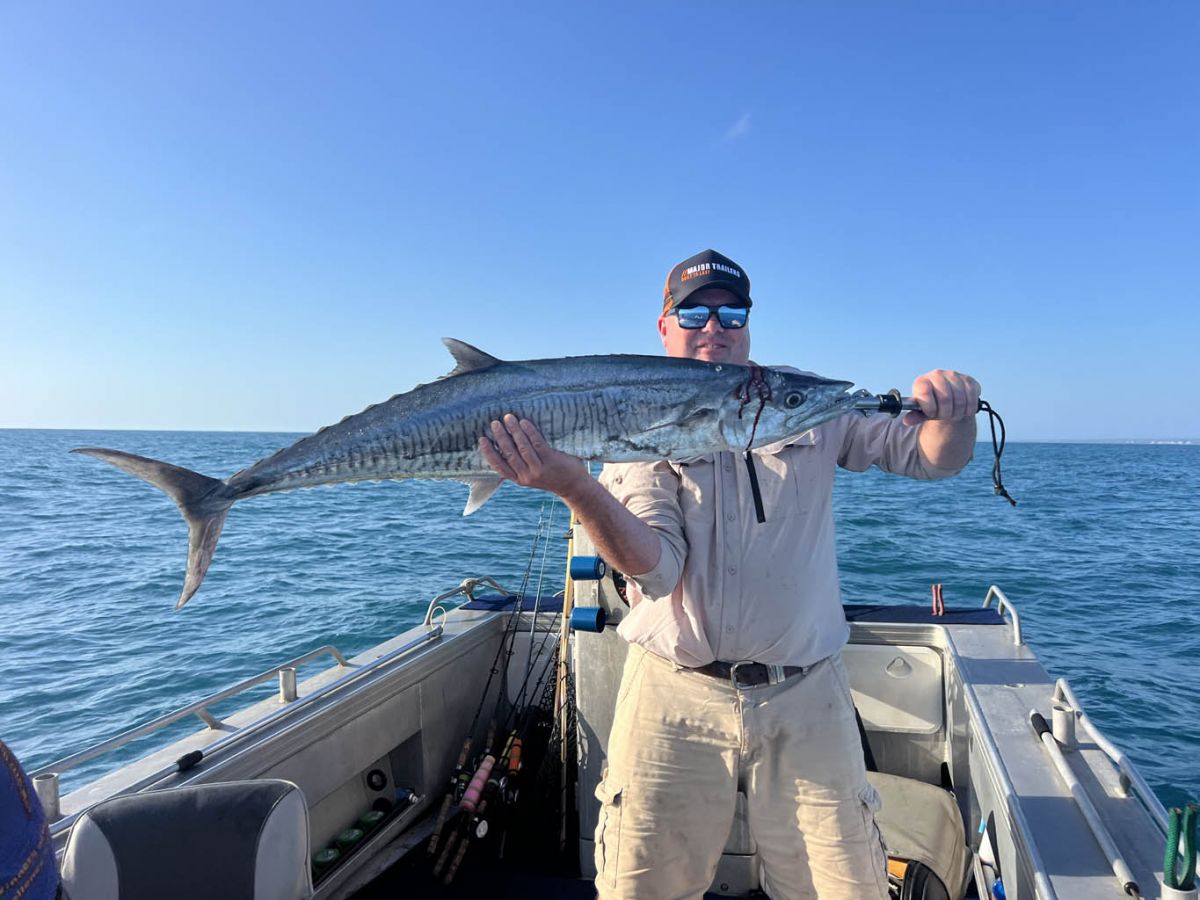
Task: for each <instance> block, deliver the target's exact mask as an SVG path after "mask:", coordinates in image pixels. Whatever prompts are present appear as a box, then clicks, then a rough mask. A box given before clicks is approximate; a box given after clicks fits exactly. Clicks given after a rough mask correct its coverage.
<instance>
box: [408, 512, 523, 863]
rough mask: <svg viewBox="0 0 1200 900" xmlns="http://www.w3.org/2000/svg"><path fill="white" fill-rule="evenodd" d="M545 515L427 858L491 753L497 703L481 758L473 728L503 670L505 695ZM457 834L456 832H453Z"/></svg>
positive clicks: (433, 853) (434, 851)
mask: <svg viewBox="0 0 1200 900" xmlns="http://www.w3.org/2000/svg"><path fill="white" fill-rule="evenodd" d="M545 515H546V507H545V504H542V508H541V510H540V511H539V513H538V524H537V530H536V532H535V533H534V539H533V545H532V547H531V548H530V551H529V560H528V562H527V563H526V566H525V572H524V574H523V577H522V580H521V587H520V588H519V589H518V590H517V596H516V598H515V600H514V602H513V608H512V611H511V612H510V613H509V615H508V620H507V621H506V622H505V625H504V633H503V635H502V636H501V638H500V644H499V646H498V647H497V648H496V655H495V657H494V658H493V659H492V668H491V671H490V672H488V677H487V682H486V683H485V684H484V686H483V694H482V696H480V698H479V706H478V707H476V709H475V715H474V717H473V718H472V719H471V726H470V728H468V729H467V736H466V738H465V739H464V741H463V745H462V749H461V751H459V755H458V762H457V764H456V765H455V767H454V772H453V774H452V775H451V776H450V785H449V787H448V789H447V791H446V796H445V798H444V799H443V800H442V807H441V809H440V810H439V812H438V816H437V820H436V822H435V824H434V828H433V835H432V837H431V838H430V841H429V845H428V847H427V848H426V852H427V854H428V855H429V856H430V857H435V856H436V854H437V850H438V844H439V843H440V841H441V838H442V830H443V828H445V826H446V824H447V822H448V821H449V820H450V818H451V817H452V813H455V812H456V811H455V810H454V805H455V804H457V803H461V801H462V800H463V798H464V796H465V795H466V794H467V790H468V789H469V787H470V785H471V782H472V780H473V776H474V775H475V774H477V772H478V770H479V766H480V765H482V764H483V761H484V760H486V759H487V756H488V754H490V753H491V750H492V743H493V741H494V740H495V733H496V718H497V717H498V715H499V710H500V706H499V704H497V707H496V711H495V712H494V713H493V715H492V720H491V723H490V725H489V727H488V734H487V738H486V739H485V741H484V745H483V752H482V753H481V754H479V757H480V758H479V759H478V760H475V761H472V760H471V747H472V743H473V739H474V735H475V729H476V727H477V726H478V724H479V718H480V716H481V715H482V713H483V707H484V704H485V703H486V702H487V697H488V692H489V691H490V690H491V687H492V679H493V678H495V677H496V674H497V673H500V672H503V674H502V675H501V684H500V687H499V690H498V692H497V697H498V699H499V698H502V697H504V696H505V695H506V694H507V693H508V661H509V659H511V658H512V644H513V641H514V639H515V637H516V632H517V627H518V623H519V622H520V618H521V612H522V607H523V600H524V597H525V590H526V587H527V586H528V583H529V573H530V571H531V569H532V568H533V560H534V557H535V555H536V553H537V547H538V543H539V541H540V540H541V537H542V534H543V532H544V530H545V527H546V522H545ZM506 650H507V654H508V655H507V657H505V651H506ZM502 658H503V659H504V664H503V669H502V668H501V659H502ZM494 761H495V760H494V759H493V762H494ZM476 799H477V798H476ZM456 833H457V831H456V832H455V834H456ZM452 837H453V835H452ZM451 849H452V848H451V846H450V844H447V845H446V846H444V847H443V850H442V857H441V858H438V859H437V863H438V864H437V866H436V867H435V868H436V869H438V870H440V868H441V867H442V865H444V859H445V857H446V854H447V853H449V852H450V851H451Z"/></svg>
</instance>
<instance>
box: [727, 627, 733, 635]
mask: <svg viewBox="0 0 1200 900" xmlns="http://www.w3.org/2000/svg"><path fill="white" fill-rule="evenodd" d="M725 633H726V634H733V626H732V625H726V626H725Z"/></svg>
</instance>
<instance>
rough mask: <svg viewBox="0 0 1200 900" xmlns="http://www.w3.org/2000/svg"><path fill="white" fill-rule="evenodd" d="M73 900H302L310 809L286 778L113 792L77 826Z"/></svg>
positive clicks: (68, 871)
mask: <svg viewBox="0 0 1200 900" xmlns="http://www.w3.org/2000/svg"><path fill="white" fill-rule="evenodd" d="M62 876H63V886H64V887H65V889H66V891H67V894H68V896H70V898H71V900H93V898H94V900H101V898H103V900H151V898H155V900H161V898H163V897H171V898H173V900H192V898H195V900H211V898H213V897H221V898H226V900H298V898H307V897H311V896H312V873H311V869H310V863H309V831H308V805H307V804H306V803H305V800H304V794H303V793H301V791H300V788H298V787H297V786H296V785H294V784H292V783H291V782H290V781H280V780H269V779H264V780H259V781H232V782H224V783H216V784H204V785H197V786H193V787H184V788H176V789H173V790H162V791H151V792H149V793H144V794H133V795H130V796H128V797H115V798H112V799H110V800H104V801H101V802H100V803H97V804H96V805H95V806H93V807H91V808H90V809H88V810H87V811H85V812H84V813H83V814H82V815H81V816H80V817H79V819H78V820H77V821H76V822H75V824H74V825H73V826H72V828H71V834H70V837H69V838H68V839H67V846H66V850H65V851H64V854H63V863H62Z"/></svg>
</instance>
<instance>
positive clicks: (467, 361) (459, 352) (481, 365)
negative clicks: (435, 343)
mask: <svg viewBox="0 0 1200 900" xmlns="http://www.w3.org/2000/svg"><path fill="white" fill-rule="evenodd" d="M442 343H443V344H445V345H446V349H447V350H449V351H450V355H451V356H453V357H454V361H455V362H456V363H458V365H456V366H455V367H454V371H453V372H449V373H447V374H445V375H443V376H442V378H453V377H454V376H455V375H461V374H463V373H464V372H473V371H475V370H476V369H486V368H487V367H488V366H494V365H496V364H497V363H500V362H501V361H502V360H499V359H496V357H494V356H492V355H491V354H490V353H484V352H483V351H482V350H480V349H479V348H478V347H472V346H471V345H470V344H468V343H466V342H465V341H457V340H455V339H454V338H442ZM439 380H440V379H439Z"/></svg>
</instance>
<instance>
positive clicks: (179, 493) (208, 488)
mask: <svg viewBox="0 0 1200 900" xmlns="http://www.w3.org/2000/svg"><path fill="white" fill-rule="evenodd" d="M71 452H72V453H83V454H85V455H87V456H94V457H95V458H96V459H101V460H104V462H106V463H110V464H111V465H114V466H116V467H117V468H118V469H123V470H124V471H126V472H128V473H129V474H130V475H134V476H136V477H138V478H140V479H142V481H146V482H149V483H150V484H152V485H154V486H155V487H156V488H158V489H159V490H161V491H163V492H164V493H166V494H168V495H170V497H171V499H172V500H174V501H175V505H176V506H178V507H179V511H180V512H181V513H183V518H184V521H186V522H187V526H188V559H187V575H186V577H185V578H184V582H183V591H182V592H181V593H180V595H179V599H178V600H177V601H176V602H175V608H176V609H180V608H182V607H183V605H184V604H185V603H187V602H188V600H190V599H191V597H192V595H193V594H194V593H196V591H197V590H198V589H199V587H200V582H202V581H203V580H204V573H205V572H207V571H208V566H209V563H211V562H212V558H213V553H214V552H216V549H217V539H218V538H220V536H221V528H222V527H223V526H224V525H225V516H226V515H228V514H229V507H231V506H233V504H234V501H235V500H237V497H236V495H234V494H233V492H232V491H230V490H229V488H228V487H227V486H226V484H225V482H223V481H221V480H220V479H218V478H209V477H208V476H207V475H201V474H200V473H199V472H193V471H192V470H191V469H185V468H183V467H181V466H173V465H171V464H170V463H165V462H159V461H158V460H156V459H148V458H147V457H145V456H135V455H134V454H132V453H122V452H121V451H120V450H105V449H102V448H99V447H80V448H78V449H76V450H72V451H71Z"/></svg>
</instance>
